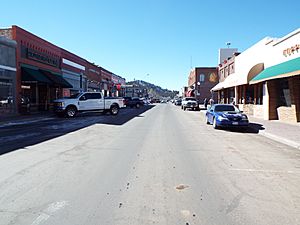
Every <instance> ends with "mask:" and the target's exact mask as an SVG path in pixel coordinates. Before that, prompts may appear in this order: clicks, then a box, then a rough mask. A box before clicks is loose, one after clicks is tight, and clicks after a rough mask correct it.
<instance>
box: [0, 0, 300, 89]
mask: <svg viewBox="0 0 300 225" xmlns="http://www.w3.org/2000/svg"><path fill="white" fill-rule="evenodd" d="M4 9H7V10H4ZM299 9H300V1H299V0H285V1H264V2H263V1H258V0H252V1H237V0H232V1H218V0H216V1H201V0H186V1H183V0H173V1H172V0H106V1H104V0H98V1H96V0H95V1H89V0H85V1H82V0H76V1H69V0H65V1H57V0H52V1H38V0H36V1H34V0H27V1H13V0H12V1H3V2H1V14H0V27H10V26H11V25H18V26H20V27H22V28H24V29H26V30H28V31H30V32H32V33H34V34H36V35H38V36H40V37H42V38H44V39H46V40H48V41H50V42H52V43H53V44H55V45H58V46H60V47H62V48H65V49H67V50H69V51H71V52H73V53H75V54H77V55H79V56H81V57H83V58H86V59H87V60H89V61H91V62H95V63H96V64H98V65H101V66H103V67H104V68H106V69H108V70H110V71H112V72H114V73H116V74H118V75H121V76H123V77H125V78H126V79H127V81H130V80H133V79H134V78H135V79H142V80H145V81H148V82H151V83H154V84H157V85H160V86H162V87H163V88H169V89H172V90H179V89H180V88H181V87H182V86H184V85H186V84H187V77H188V74H189V71H190V69H191V66H192V67H200V66H204V67H205V66H217V64H218V49H219V48H224V47H226V45H225V43H226V42H227V41H230V42H231V43H232V45H231V46H232V47H235V48H238V49H239V50H240V51H243V50H245V49H247V48H249V47H250V46H251V45H253V44H255V43H256V42H257V41H259V40H261V39H262V38H264V37H266V36H272V37H282V36H284V35H286V34H288V33H290V32H291V31H293V30H295V29H297V28H299V27H300V15H299Z"/></svg>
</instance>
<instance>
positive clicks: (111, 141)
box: [0, 104, 300, 225]
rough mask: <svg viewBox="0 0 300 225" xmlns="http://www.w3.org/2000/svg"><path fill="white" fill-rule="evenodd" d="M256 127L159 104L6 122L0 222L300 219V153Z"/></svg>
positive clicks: (176, 223) (134, 224) (133, 224)
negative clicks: (236, 127) (211, 122)
mask: <svg viewBox="0 0 300 225" xmlns="http://www.w3.org/2000/svg"><path fill="white" fill-rule="evenodd" d="M257 127H259V125H258V124H256V125H255V124H254V125H253V129H252V130H251V129H250V130H248V131H243V132H239V131H224V130H214V129H213V128H212V126H208V125H206V124H205V123H204V121H203V119H202V118H201V117H200V113H199V112H192V111H191V112H184V111H182V110H180V108H179V107H176V106H173V105H170V104H161V105H157V106H155V107H153V108H150V107H148V108H144V109H140V110H135V109H130V110H124V111H123V112H121V114H120V115H118V116H117V117H112V116H102V115H84V116H81V117H78V118H75V119H72V120H69V119H57V118H50V119H49V120H46V121H41V122H36V123H34V124H31V125H26V126H25V125H17V126H15V127H3V128H0V135H1V136H0V137H1V138H2V141H1V143H2V146H1V147H0V149H3V148H4V147H5V148H7V149H6V150H7V151H3V152H2V153H4V152H7V153H5V154H2V155H0V224H1V225H2V224H5V225H6V224H10V225H12V224H18V225H19V224H22V225H40V224H47V225H49V224H53V225H54V224H55V225H57V224H59V225H144V224H161V225H166V224H167V225H192V224H195V225H201V224H205V225H208V224H216V225H217V224H222V225H224V224H226V225H230V224H243V225H245V224H249V225H256V224H257V225H264V224H265V225H270V224H272V225H277V224H278V225H283V224H293V225H294V224H300V188H299V187H300V152H299V150H297V149H293V148H291V147H288V146H285V145H283V144H280V143H277V142H275V141H272V140H269V139H267V138H265V137H263V136H261V135H259V134H257V132H259V130H257V132H255V129H256V128H257ZM14 132H15V133H16V134H14ZM55 132H57V134H55ZM32 133H36V134H35V135H30V134H32ZM37 133H39V134H37ZM3 134H5V136H3ZM18 135H19V136H18ZM21 135H27V139H26V140H28V139H31V141H28V142H26V143H23V141H24V140H25V139H23V138H24V137H22V136H21ZM9 137H11V139H9ZM16 137H17V138H16ZM28 137H29V138H28ZM3 138H6V142H5V141H3V140H5V139H3ZM18 144H19V145H18ZM10 145H13V147H11V148H9V146H10ZM18 146H21V148H18Z"/></svg>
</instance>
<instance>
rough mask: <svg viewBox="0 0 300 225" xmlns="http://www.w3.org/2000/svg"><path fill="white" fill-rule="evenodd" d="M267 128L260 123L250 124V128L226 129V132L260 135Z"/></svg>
mask: <svg viewBox="0 0 300 225" xmlns="http://www.w3.org/2000/svg"><path fill="white" fill-rule="evenodd" d="M264 129H265V128H264V127H263V125H262V124H259V123H249V126H248V127H244V128H243V127H241V128H239V127H237V128H234V127H233V128H228V129H224V130H226V131H230V132H238V133H250V134H258V133H259V131H260V130H264Z"/></svg>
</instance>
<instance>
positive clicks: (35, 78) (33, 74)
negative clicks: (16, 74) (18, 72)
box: [21, 67, 52, 85]
mask: <svg viewBox="0 0 300 225" xmlns="http://www.w3.org/2000/svg"><path fill="white" fill-rule="evenodd" d="M21 80H22V81H25V82H38V83H44V84H50V85H51V84H52V81H51V80H49V79H48V78H47V77H46V76H45V75H44V74H42V73H41V72H40V71H39V70H34V69H30V68H25V67H22V76H21Z"/></svg>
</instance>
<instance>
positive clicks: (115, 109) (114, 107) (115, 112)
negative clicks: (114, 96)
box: [110, 105, 119, 116]
mask: <svg viewBox="0 0 300 225" xmlns="http://www.w3.org/2000/svg"><path fill="white" fill-rule="evenodd" d="M118 113H119V107H118V106H117V105H112V106H111V107H110V114H111V115H113V116H116V115H118Z"/></svg>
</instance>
